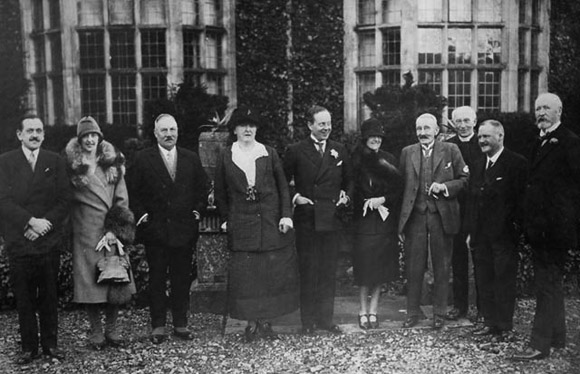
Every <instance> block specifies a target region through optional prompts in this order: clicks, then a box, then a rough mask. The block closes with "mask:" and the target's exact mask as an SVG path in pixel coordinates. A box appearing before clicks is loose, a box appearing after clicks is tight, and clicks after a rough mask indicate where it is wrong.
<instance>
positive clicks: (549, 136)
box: [538, 132, 554, 142]
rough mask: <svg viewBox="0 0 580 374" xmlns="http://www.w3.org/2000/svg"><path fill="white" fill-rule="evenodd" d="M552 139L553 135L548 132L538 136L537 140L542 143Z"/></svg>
mask: <svg viewBox="0 0 580 374" xmlns="http://www.w3.org/2000/svg"><path fill="white" fill-rule="evenodd" d="M553 137H554V134H552V133H551V132H548V133H545V134H544V135H539V136H538V140H539V141H540V142H544V140H550V139H551V138H553Z"/></svg>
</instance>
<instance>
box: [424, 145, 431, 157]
mask: <svg viewBox="0 0 580 374" xmlns="http://www.w3.org/2000/svg"><path fill="white" fill-rule="evenodd" d="M432 150H433V148H425V147H423V156H425V158H428V157H430V156H431V151H432Z"/></svg>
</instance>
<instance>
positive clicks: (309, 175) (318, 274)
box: [284, 106, 354, 334]
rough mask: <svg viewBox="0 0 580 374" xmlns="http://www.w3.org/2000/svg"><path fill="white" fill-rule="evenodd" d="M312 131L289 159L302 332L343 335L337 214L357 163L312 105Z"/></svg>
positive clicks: (328, 119) (321, 110) (321, 112)
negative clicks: (337, 294) (337, 303)
mask: <svg viewBox="0 0 580 374" xmlns="http://www.w3.org/2000/svg"><path fill="white" fill-rule="evenodd" d="M308 128H309V129H310V136H309V137H308V138H307V139H305V140H303V141H301V142H298V143H296V144H293V145H291V146H290V147H289V148H288V151H287V152H286V156H285V158H284V171H285V173H286V177H287V179H288V180H289V181H291V180H294V186H295V194H294V198H293V200H292V201H293V203H294V204H295V205H296V208H295V210H294V224H295V226H296V249H297V252H298V266H299V269H300V313H301V319H302V330H303V332H304V333H306V334H309V333H312V332H313V331H314V328H315V327H318V328H321V329H323V330H328V331H330V332H333V333H340V329H339V328H338V326H336V325H334V324H333V322H332V319H333V314H334V291H335V276H336V266H337V260H338V247H339V242H338V238H339V237H340V235H339V230H341V229H342V228H343V226H342V222H341V220H340V219H339V215H338V214H337V213H338V212H337V210H339V209H342V208H344V206H346V205H348V204H349V202H350V197H349V196H352V192H353V188H354V182H353V175H352V165H351V161H350V158H349V154H348V151H347V150H346V148H345V147H344V145H342V144H340V143H337V142H335V141H332V140H329V139H328V137H329V136H330V132H331V130H332V124H331V116H330V113H329V112H328V110H327V109H325V108H323V107H320V106H314V107H312V108H311V109H310V111H309V113H308Z"/></svg>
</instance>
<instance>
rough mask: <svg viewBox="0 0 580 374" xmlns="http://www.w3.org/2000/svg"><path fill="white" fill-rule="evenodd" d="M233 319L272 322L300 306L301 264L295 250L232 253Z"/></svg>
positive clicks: (230, 271) (230, 291)
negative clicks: (299, 281)
mask: <svg viewBox="0 0 580 374" xmlns="http://www.w3.org/2000/svg"><path fill="white" fill-rule="evenodd" d="M228 298H229V299H228V306H229V307H228V309H229V315H230V317H232V318H235V319H241V320H255V319H258V318H262V319H271V318H275V317H278V316H281V315H284V314H288V313H291V312H293V311H295V310H296V309H298V306H299V283H298V261H297V258H296V250H295V249H294V246H287V247H284V248H282V249H277V250H273V251H265V252H237V251H236V252H231V255H230V262H229V282H228Z"/></svg>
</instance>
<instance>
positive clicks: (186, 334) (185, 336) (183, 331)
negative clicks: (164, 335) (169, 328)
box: [173, 327, 193, 340]
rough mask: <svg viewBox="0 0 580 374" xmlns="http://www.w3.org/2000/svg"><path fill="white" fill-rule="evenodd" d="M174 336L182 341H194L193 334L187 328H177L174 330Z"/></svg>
mask: <svg viewBox="0 0 580 374" xmlns="http://www.w3.org/2000/svg"><path fill="white" fill-rule="evenodd" d="M173 335H174V336H175V337H178V338H179V339H181V340H193V332H191V331H189V330H188V329H187V327H176V328H175V329H174V330H173Z"/></svg>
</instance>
